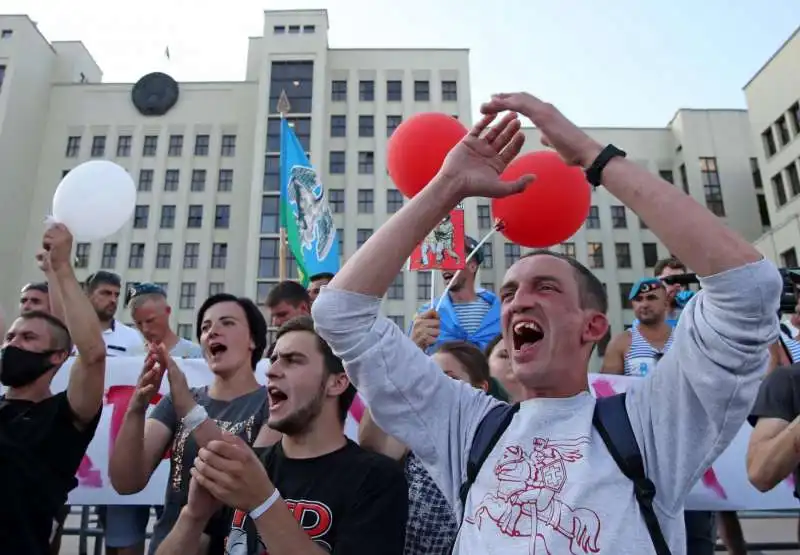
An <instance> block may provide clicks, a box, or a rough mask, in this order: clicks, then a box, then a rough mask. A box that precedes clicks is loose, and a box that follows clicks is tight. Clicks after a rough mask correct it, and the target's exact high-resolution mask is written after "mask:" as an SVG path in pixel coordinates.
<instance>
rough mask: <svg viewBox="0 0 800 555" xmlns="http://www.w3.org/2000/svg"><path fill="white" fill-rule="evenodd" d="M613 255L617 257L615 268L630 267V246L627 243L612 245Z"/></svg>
mask: <svg viewBox="0 0 800 555" xmlns="http://www.w3.org/2000/svg"><path fill="white" fill-rule="evenodd" d="M614 253H615V254H616V256H617V268H630V267H631V246H630V244H629V243H614Z"/></svg>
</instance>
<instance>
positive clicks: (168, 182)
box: [164, 170, 194, 192]
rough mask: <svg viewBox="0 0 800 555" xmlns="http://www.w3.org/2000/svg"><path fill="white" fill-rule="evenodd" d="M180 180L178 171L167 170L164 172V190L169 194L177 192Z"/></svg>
mask: <svg viewBox="0 0 800 555" xmlns="http://www.w3.org/2000/svg"><path fill="white" fill-rule="evenodd" d="M193 178H194V177H193ZM180 180H181V172H180V170H167V171H166V172H164V190H165V191H171V192H174V191H177V190H178V183H179V182H180Z"/></svg>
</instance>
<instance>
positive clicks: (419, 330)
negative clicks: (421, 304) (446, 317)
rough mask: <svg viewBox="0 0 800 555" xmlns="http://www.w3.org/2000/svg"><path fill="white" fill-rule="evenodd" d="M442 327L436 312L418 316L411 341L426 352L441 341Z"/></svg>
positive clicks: (431, 311) (432, 311)
mask: <svg viewBox="0 0 800 555" xmlns="http://www.w3.org/2000/svg"><path fill="white" fill-rule="evenodd" d="M440 327H441V322H440V320H439V313H438V312H436V311H435V310H433V309H431V310H427V311H425V312H423V313H422V314H417V315H416V316H415V317H414V323H413V324H412V325H411V340H412V341H413V342H414V343H415V344H416V345H417V347H419V348H420V349H422V350H423V351H424V350H425V349H427V348H428V347H430V346H431V345H433V344H434V343H436V341H437V340H438V339H439V333H440V331H439V328H440Z"/></svg>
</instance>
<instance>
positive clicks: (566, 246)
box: [561, 243, 575, 258]
mask: <svg viewBox="0 0 800 555" xmlns="http://www.w3.org/2000/svg"><path fill="white" fill-rule="evenodd" d="M561 254H563V255H564V256H569V257H571V258H575V243H561Z"/></svg>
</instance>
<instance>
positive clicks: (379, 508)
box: [158, 317, 408, 555]
mask: <svg viewBox="0 0 800 555" xmlns="http://www.w3.org/2000/svg"><path fill="white" fill-rule="evenodd" d="M313 326H314V324H313V322H312V321H311V319H310V318H308V317H301V318H297V319H294V320H291V321H289V322H287V323H286V324H284V325H283V326H282V327H281V329H280V330H279V331H278V339H277V342H276V344H275V352H274V353H273V355H272V365H271V367H270V369H269V371H268V374H267V375H268V378H269V383H268V387H267V391H268V394H269V404H270V407H269V409H270V414H269V420H268V422H267V424H268V425H269V426H270V427H271V428H273V429H275V430H277V431H279V432H282V433H283V434H284V435H283V439H282V440H281V441H280V442H279V443H277V444H275V445H274V446H272V447H269V448H266V449H256V450H255V452H254V451H253V450H251V449H250V448H249V447H248V446H247V445H246V444H245V443H244V442H242V441H241V440H239V438H236V437H232V436H230V435H227V436H225V438H224V439H223V440H221V441H212V442H211V443H209V444H208V445H207V446H206V448H203V449H201V450H200V453H199V456H198V458H197V459H196V460H195V467H194V468H193V469H192V476H193V479H192V482H191V485H190V489H189V502H188V504H187V505H186V506H185V507H184V508H183V510H182V511H181V515H180V518H179V519H178V522H177V523H176V525H175V527H174V528H173V529H172V533H170V534H169V536H167V539H165V540H164V542H163V543H162V544H161V547H160V548H159V550H158V555H177V554H183V553H194V552H195V550H196V546H197V544H198V541H199V538H200V534H201V533H202V532H203V528H204V527H205V524H206V522H207V521H208V519H209V518H210V517H211V515H213V514H214V512H215V511H216V510H217V509H218V508H219V507H220V505H221V504H225V505H227V506H228V507H232V508H233V509H234V511H233V517H232V523H231V532H230V535H229V536H228V541H227V545H226V549H225V552H226V553H227V554H228V555H263V554H265V553H267V552H269V555H295V554H298V553H303V554H304V555H307V554H311V555H313V554H316V553H320V554H322V553H335V554H338V555H355V554H358V555H372V554H375V555H401V554H402V553H403V546H404V543H405V525H406V519H407V516H408V491H407V485H406V480H405V477H404V475H403V470H402V468H401V467H400V466H399V465H398V464H397V463H396V462H395V461H392V460H391V459H389V458H387V457H384V456H382V455H378V454H375V453H370V452H368V451H365V450H363V449H361V448H360V447H358V446H357V445H356V444H355V443H353V442H351V441H349V440H348V439H347V438H346V437H345V436H344V433H343V425H344V420H345V417H346V414H347V410H348V409H349V406H350V403H351V402H352V400H353V397H354V396H355V390H354V388H353V386H352V385H350V382H349V380H348V379H347V376H346V374H345V373H344V368H343V367H342V362H341V360H340V359H339V358H337V357H336V356H335V355H334V354H333V352H332V351H331V349H330V347H329V346H328V345H327V343H325V342H324V341H323V340H322V339H321V338H320V337H319V336H318V335H317V334H316V333H315V332H314V327H313Z"/></svg>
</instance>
